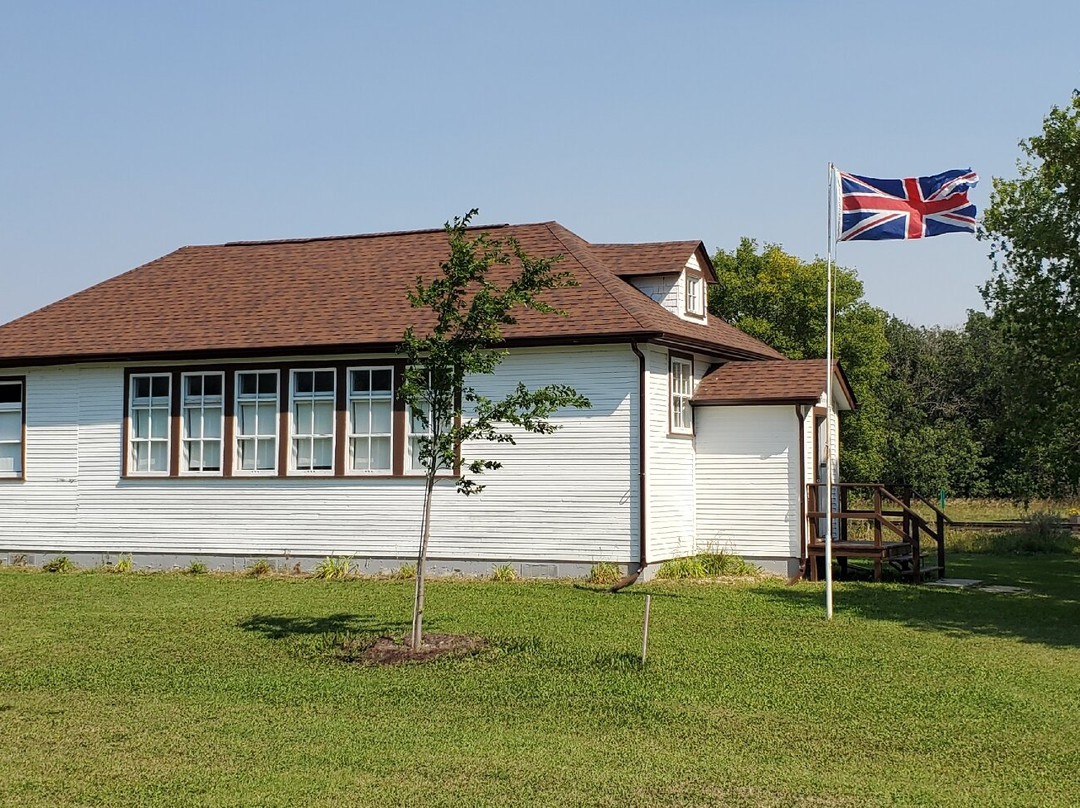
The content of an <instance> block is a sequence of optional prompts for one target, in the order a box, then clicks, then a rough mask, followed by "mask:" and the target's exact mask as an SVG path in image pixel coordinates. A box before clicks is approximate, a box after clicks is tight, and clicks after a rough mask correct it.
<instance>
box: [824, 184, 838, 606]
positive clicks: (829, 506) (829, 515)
mask: <svg viewBox="0 0 1080 808" xmlns="http://www.w3.org/2000/svg"><path fill="white" fill-rule="evenodd" d="M835 198H836V167H835V166H834V165H833V164H832V163H829V193H828V199H829V225H828V233H829V250H828V253H827V255H828V260H827V262H826V265H827V267H828V268H827V270H826V285H827V286H828V289H827V290H826V292H825V310H826V313H825V619H826V620H832V616H833V575H832V549H833V547H832V534H833V530H832V528H833V525H832V521H833V494H832V492H833V486H832V466H833V459H832V441H833V435H832V401H833V393H832V387H833V300H832V298H833V279H832V276H833V271H832V270H833V224H834V220H835V216H836V206H835Z"/></svg>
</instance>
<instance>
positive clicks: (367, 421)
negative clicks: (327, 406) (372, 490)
mask: <svg viewBox="0 0 1080 808" xmlns="http://www.w3.org/2000/svg"><path fill="white" fill-rule="evenodd" d="M348 412H349V421H348V423H349V456H348V461H347V462H348V470H349V471H350V472H356V473H372V474H390V473H391V472H392V471H393V460H392V458H393V441H394V437H393V436H394V369H393V368H392V367H366V368H349V410H348Z"/></svg>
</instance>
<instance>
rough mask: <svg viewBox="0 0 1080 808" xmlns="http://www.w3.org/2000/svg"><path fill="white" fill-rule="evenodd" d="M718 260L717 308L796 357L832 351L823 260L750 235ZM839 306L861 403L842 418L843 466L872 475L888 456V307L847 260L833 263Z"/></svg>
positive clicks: (839, 329) (712, 304)
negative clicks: (867, 290) (867, 292)
mask: <svg viewBox="0 0 1080 808" xmlns="http://www.w3.org/2000/svg"><path fill="white" fill-rule="evenodd" d="M713 264H714V265H715V267H716V274H717V277H718V279H719V282H718V283H717V284H716V285H715V286H714V287H713V288H712V289H711V291H710V293H709V311H710V312H712V313H713V314H716V315H719V316H720V317H723V318H724V319H726V320H727V321H728V322H730V323H731V324H732V325H735V326H737V327H739V328H741V329H742V330H743V331H745V332H747V333H748V334H751V335H752V336H755V337H757V338H758V339H760V340H763V341H764V342H767V343H768V344H769V345H772V346H773V347H774V348H776V349H777V350H778V351H780V352H781V353H783V354H784V355H786V356H787V357H788V358H790V359H818V358H820V359H824V358H825V349H826V345H825V340H826V334H825V314H826V312H825V307H826V276H827V267H826V265H825V261H824V260H822V259H820V258H817V259H815V260H813V261H803V260H801V259H799V258H796V257H795V256H793V255H789V254H787V253H785V252H784V251H783V249H782V248H781V247H780V246H779V245H776V244H767V245H765V246H764V248H762V249H760V250H759V249H758V244H757V242H756V241H754V240H752V239H748V238H744V239H742V240H741V241H740V243H739V246H738V248H737V249H736V250H735V251H734V252H730V253H729V252H725V251H723V250H719V251H718V252H717V253H716V255H715V256H714V257H713ZM833 312H834V326H833V336H834V351H835V355H836V358H837V359H838V360H839V361H840V364H841V365H842V366H843V368H844V372H845V373H846V374H847V377H848V381H849V382H850V384H851V387H852V391H853V392H854V393H855V396H856V397H857V398H858V400H859V404H860V406H859V409H858V410H857V411H856V412H853V413H846V414H844V416H843V418H842V419H841V425H840V438H841V441H842V443H843V447H844V450H843V452H842V453H841V455H840V466H841V474H842V476H843V477H844V478H845V479H848V480H855V481H860V482H862V481H873V480H877V479H878V478H879V476H880V474H881V472H882V469H883V466H884V459H885V458H884V451H885V445H886V436H885V421H886V411H885V408H884V406H883V404H882V402H881V387H882V384H883V383H884V379H885V372H886V369H887V366H886V364H885V353H886V351H887V350H888V343H887V341H886V339H885V313H884V312H883V311H881V310H880V309H877V308H874V307H873V306H871V305H870V304H869V303H867V302H866V301H865V300H864V299H863V285H862V282H861V281H860V280H859V278H858V276H857V275H856V274H855V272H854V271H853V270H850V269H844V268H842V267H833Z"/></svg>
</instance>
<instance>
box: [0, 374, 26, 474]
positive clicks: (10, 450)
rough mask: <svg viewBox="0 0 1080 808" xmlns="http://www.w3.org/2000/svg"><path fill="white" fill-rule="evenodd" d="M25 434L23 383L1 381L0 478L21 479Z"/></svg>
mask: <svg viewBox="0 0 1080 808" xmlns="http://www.w3.org/2000/svg"><path fill="white" fill-rule="evenodd" d="M25 435H26V381H25V379H23V378H21V377H20V378H9V379H0V479H16V480H21V479H22V477H23V459H24V458H25V456H26V452H25V447H26V441H25Z"/></svg>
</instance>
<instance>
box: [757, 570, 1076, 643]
mask: <svg viewBox="0 0 1080 808" xmlns="http://www.w3.org/2000/svg"><path fill="white" fill-rule="evenodd" d="M949 575H950V576H953V577H959V576H961V575H963V576H964V577H972V578H978V579H982V580H984V581H985V582H986V583H995V584H1007V585H1014V586H1021V587H1025V588H1030V589H1031V590H1032V591H1031V592H1029V593H1018V594H999V593H993V592H984V591H980V590H979V589H963V590H950V589H940V588H936V587H928V586H914V585H911V584H898V585H893V586H883V585H881V584H873V583H868V584H862V583H849V584H845V585H843V586H842V587H841V588H840V589H839V590H838V591H837V592H836V596H835V597H836V611H837V613H838V614H841V615H843V614H844V613H847V614H854V615H857V616H858V617H861V618H865V619H867V620H881V621H885V622H890V623H900V624H903V625H907V626H911V627H912V628H916V629H919V630H922V631H938V632H945V633H948V634H952V635H956V636H993V637H1007V638H1012V639H1016V640H1020V641H1021V642H1031V643H1040V644H1042V645H1047V646H1051V647H1055V648H1077V647H1080V600H1078V599H1077V596H1078V595H1080V559H1076V558H1071V559H1070V558H1065V557H1046V558H1042V559H1037V560H1032V559H1030V558H1018V559H1011V558H1001V557H998V558H982V559H974V558H971V557H965V558H962V559H957V560H956V563H954V564H952V565H951V566H950V569H949ZM755 592H756V594H758V595H760V596H762V597H765V598H768V599H771V600H775V601H778V602H783V603H785V604H787V605H789V606H790V605H795V606H796V607H797V608H798V609H799V610H800V611H805V612H806V614H807V616H808V617H811V616H814V617H819V618H820V617H822V615H823V603H824V599H823V594H822V585H820V584H800V585H798V586H794V587H756V588H755Z"/></svg>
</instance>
